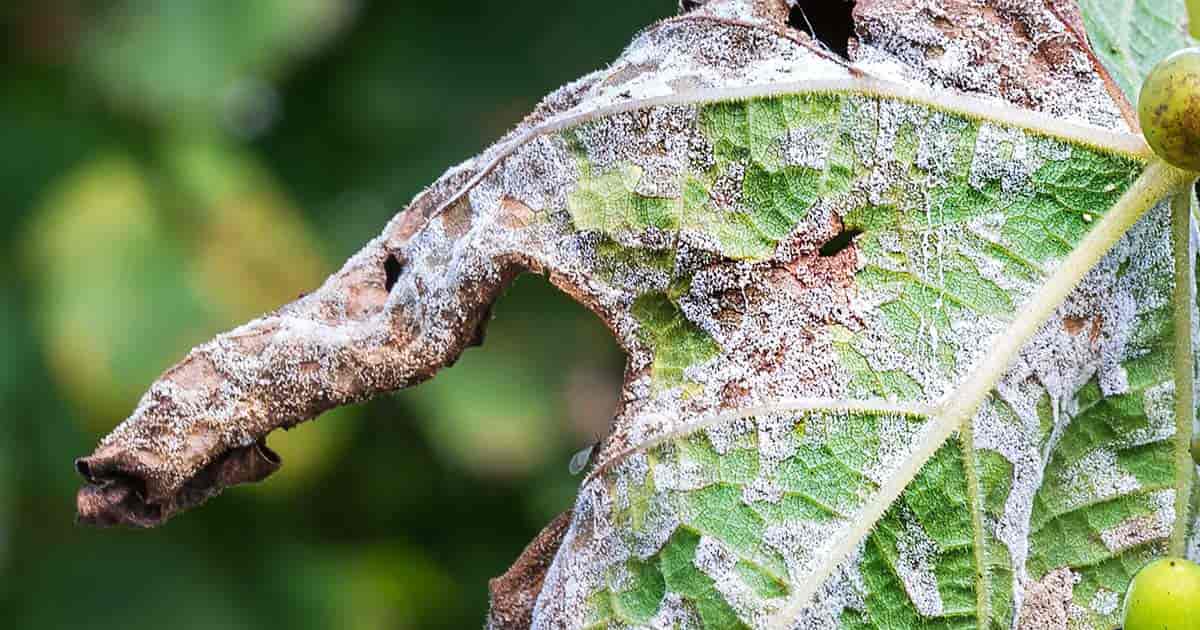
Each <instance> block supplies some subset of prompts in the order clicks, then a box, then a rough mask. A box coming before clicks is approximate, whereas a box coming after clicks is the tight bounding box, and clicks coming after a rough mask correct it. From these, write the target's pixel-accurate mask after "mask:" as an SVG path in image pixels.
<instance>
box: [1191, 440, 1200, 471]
mask: <svg viewBox="0 0 1200 630" xmlns="http://www.w3.org/2000/svg"><path fill="white" fill-rule="evenodd" d="M1192 462H1193V463H1195V464H1196V465H1197V466H1200V438H1194V439H1192Z"/></svg>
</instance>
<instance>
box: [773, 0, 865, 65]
mask: <svg viewBox="0 0 1200 630" xmlns="http://www.w3.org/2000/svg"><path fill="white" fill-rule="evenodd" d="M853 10H854V2H852V1H850V0H799V1H798V2H796V4H795V5H794V6H792V11H791V13H789V14H788V24H789V25H790V26H791V27H792V28H794V29H796V30H800V31H804V32H806V33H808V34H810V35H812V36H813V39H816V40H817V41H819V42H821V43H822V44H825V46H826V47H828V48H829V50H831V51H833V52H835V53H837V54H839V55H841V56H843V57H846V56H848V54H849V46H850V38H851V37H852V36H853V35H854V17H853V16H852V15H851V12H852V11H853Z"/></svg>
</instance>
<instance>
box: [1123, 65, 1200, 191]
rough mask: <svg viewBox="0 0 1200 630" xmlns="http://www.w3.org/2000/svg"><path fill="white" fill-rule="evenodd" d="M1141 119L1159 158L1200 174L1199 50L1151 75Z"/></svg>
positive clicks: (1144, 89)
mask: <svg viewBox="0 0 1200 630" xmlns="http://www.w3.org/2000/svg"><path fill="white" fill-rule="evenodd" d="M1138 116H1139V118H1140V119H1141V122H1142V133H1144V134H1145V135H1146V142H1148V143H1149V144H1150V148H1152V149H1154V152H1155V153H1157V154H1158V156H1159V157H1161V158H1162V159H1163V160H1164V161H1166V162H1167V163H1168V164H1170V165H1172V166H1176V167H1179V168H1182V169H1184V170H1188V171H1200V48H1187V49H1184V50H1181V51H1179V52H1177V53H1175V54H1173V55H1171V56H1170V57H1167V58H1166V59H1164V60H1162V62H1161V63H1159V64H1158V65H1157V66H1155V67H1154V69H1153V70H1151V71H1150V75H1149V76H1147V77H1146V82H1145V83H1143V84H1142V94H1141V97H1140V98H1139V100H1138Z"/></svg>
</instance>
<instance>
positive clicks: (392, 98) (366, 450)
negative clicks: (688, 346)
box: [0, 0, 675, 630]
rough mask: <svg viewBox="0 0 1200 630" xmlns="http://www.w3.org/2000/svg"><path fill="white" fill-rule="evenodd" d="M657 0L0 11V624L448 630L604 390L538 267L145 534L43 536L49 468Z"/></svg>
mask: <svg viewBox="0 0 1200 630" xmlns="http://www.w3.org/2000/svg"><path fill="white" fill-rule="evenodd" d="M674 6H675V2H674V0H654V1H652V2H645V3H640V2H637V3H617V4H613V5H609V6H605V7H604V9H603V10H602V11H600V10H597V7H596V6H595V4H594V3H589V2H583V1H578V2H574V1H564V0H513V1H512V2H505V3H476V4H467V5H465V4H462V3H386V2H370V1H366V0H362V1H355V2H351V1H345V0H264V1H262V2H240V3H239V2H230V1H226V0H219V1H217V2H207V3H196V2H190V1H185V0H156V1H150V0H123V1H117V2H93V1H89V0H39V1H36V2H35V1H32V0H31V1H29V2H10V3H5V4H4V6H2V7H0V26H2V27H3V29H4V34H5V40H4V41H5V43H4V45H3V48H0V54H2V55H3V57H2V61H3V63H0V85H2V86H3V90H4V94H3V98H0V137H3V138H4V139H5V148H6V150H5V151H4V152H3V153H0V178H2V181H3V182H4V184H5V185H4V186H0V217H3V220H4V221H6V222H7V225H9V226H10V229H8V230H4V231H0V239H3V241H2V242H0V245H2V247H0V263H2V264H4V265H5V268H6V269H8V270H9V273H8V274H6V276H4V277H3V278H0V326H2V327H3V328H2V330H4V332H5V334H4V335H3V336H0V416H2V418H3V419H2V420H0V619H4V620H5V626H6V627H10V626H11V627H15V628H38V629H39V630H40V629H43V628H51V629H53V628H74V627H81V626H86V627H88V628H91V629H93V630H104V629H109V628H111V629H117V628H120V629H121V630H141V629H151V628H159V627H161V626H162V625H163V624H164V623H169V624H170V625H171V626H172V628H174V629H177V630H178V629H190V628H197V629H199V628H231V629H239V628H256V629H263V628H290V629H306V628H312V629H317V628H322V629H323V628H330V627H348V628H352V629H362V630H367V629H385V628H461V627H464V626H469V627H478V625H479V624H480V623H481V622H482V619H483V616H484V613H485V610H486V606H487V596H486V593H487V591H486V583H487V580H488V578H490V577H493V576H495V575H497V574H499V573H500V572H502V571H504V570H505V569H506V568H507V567H508V565H509V564H510V563H511V562H512V560H513V559H514V558H515V557H516V555H517V554H518V553H519V552H520V550H521V549H522V548H523V547H524V545H525V544H526V543H527V542H529V540H530V539H531V538H532V537H533V535H534V534H535V533H536V532H537V531H538V530H539V529H540V528H541V527H542V526H543V525H545V524H546V522H548V521H549V520H550V519H551V518H552V517H553V516H554V515H556V514H558V513H559V512H561V511H563V510H564V509H567V508H568V507H569V506H570V505H571V502H572V498H573V496H574V493H575V489H576V484H577V483H578V481H579V479H578V477H571V476H570V475H569V474H568V473H567V461H568V459H569V458H570V456H571V454H572V453H573V452H574V451H575V450H577V449H579V448H580V447H582V446H585V445H586V444H588V443H590V442H592V441H593V440H594V439H596V437H598V436H599V435H600V434H602V433H604V432H605V431H606V430H607V425H608V421H609V420H610V418H611V414H612V411H613V408H614V405H615V402H616V394H617V387H618V383H619V382H620V376H621V369H622V355H621V353H620V351H619V349H618V348H617V347H616V345H615V343H614V342H613V340H612V337H611V335H610V334H609V333H608V331H607V330H605V329H604V327H603V326H602V325H601V323H600V322H599V320H598V319H597V318H596V317H595V316H594V315H593V314H591V313H589V312H588V311H587V310H586V309H584V308H583V307H581V306H579V305H577V304H575V303H574V302H572V301H571V300H570V299H569V298H567V297H565V296H564V295H562V294H561V293H560V292H559V291H557V290H556V289H554V288H553V287H551V286H550V285H549V283H548V282H547V281H546V279H544V278H538V277H533V276H530V277H522V278H520V279H518V281H517V282H516V283H515V285H514V286H513V288H512V289H511V290H510V291H509V293H508V294H507V295H506V296H505V297H504V298H503V299H502V300H501V301H500V303H499V304H498V305H497V307H496V309H495V321H494V322H492V323H491V325H490V327H489V329H488V333H487V340H486V343H485V345H484V347H483V348H478V349H472V350H471V351H469V352H467V353H466V354H465V355H464V356H463V357H462V359H461V360H460V361H459V362H458V363H457V365H456V366H455V367H454V368H453V369H450V370H447V371H445V372H443V373H442V374H440V375H439V376H438V377H437V378H436V379H434V380H433V381H431V382H430V383H429V384H427V385H424V386H422V387H420V388H417V389H415V390H410V391H407V392H404V393H401V394H398V395H396V396H392V397H387V398H384V399H381V400H376V401H373V402H372V403H370V404H367V405H361V406H356V407H352V408H347V409H342V410H337V411H334V412H330V413H328V414H325V415H324V416H322V417H321V418H320V419H318V420H316V421H315V422H312V423H307V424H305V425H301V426H300V427H298V428H297V429H295V430H292V431H288V432H280V433H277V434H275V435H272V436H271V438H270V443H271V446H272V447H273V448H275V449H276V450H278V451H279V452H280V453H281V454H282V456H283V458H284V462H285V465H284V467H283V469H282V470H281V471H280V473H279V474H278V475H276V476H274V477H272V478H271V479H270V480H269V481H268V482H267V483H265V484H262V485H259V486H254V487H251V488H238V489H234V490H232V491H230V492H228V493H226V495H224V496H222V497H221V498H220V499H219V500H217V501H215V502H213V503H212V504H210V505H208V506H205V508H204V509H202V510H198V511H196V512H194V513H190V514H189V515H187V516H186V517H184V518H181V519H179V520H178V521H175V522H172V523H171V524H170V525H169V526H167V527H166V528H164V529H161V530H155V531H150V532H126V531H92V530H84V529H79V528H75V527H73V526H72V521H71V519H72V516H73V505H72V497H73V493H74V489H75V488H76V486H77V484H78V480H77V478H76V477H75V476H74V474H73V471H72V470H71V467H70V462H71V460H72V458H74V457H75V456H78V455H80V454H83V453H84V452H87V451H89V450H90V449H91V448H92V447H93V446H94V444H95V441H96V439H97V438H99V437H100V436H101V435H102V434H104V433H105V432H107V431H108V430H110V429H111V428H112V427H113V426H114V425H115V424H116V423H117V422H119V421H120V420H121V419H123V418H124V417H125V416H126V415H127V414H128V413H129V411H130V410H131V409H132V408H133V406H134V405H135V404H136V402H137V398H138V397H139V396H140V395H141V394H142V392H143V391H144V389H145V387H146V385H147V384H148V383H149V382H150V381H151V380H153V379H154V378H155V377H156V376H157V375H158V374H160V373H161V372H162V371H163V370H164V369H166V368H167V367H169V366H170V365H171V364H172V363H174V362H175V361H177V360H179V359H180V358H182V357H183V355H184V354H185V353H186V352H187V350H188V349H189V348H190V347H191V346H193V345H194V344H196V343H198V342H202V341H204V340H206V339H208V338H209V337H210V336H211V335H212V334H214V333H216V332H218V331H221V330H225V329H228V328H230V327H232V326H235V325H237V324H240V323H241V322H243V321H245V320H246V319H249V318H251V317H254V316H257V315H260V314H262V313H263V312H267V311H270V310H273V309H275V308H277V307H278V306H280V305H281V304H283V303H285V302H288V301H290V300H292V299H294V298H295V297H296V296H297V295H298V294H299V293H301V292H304V291H309V290H311V289H312V288H314V287H315V286H317V284H318V283H319V282H321V281H322V280H323V279H324V278H325V276H326V275H327V274H328V273H330V272H332V271H333V270H335V269H336V268H337V267H338V266H339V265H340V264H341V261H342V260H343V259H344V258H345V257H346V256H348V255H350V254H352V253H353V252H354V251H356V250H357V249H358V248H359V247H360V246H361V245H362V244H363V243H364V242H365V241H367V240H368V239H370V238H371V237H373V236H374V235H376V234H377V233H378V232H379V230H380V229H381V228H382V227H383V225H384V223H385V222H386V221H387V220H388V219H389V218H391V216H392V215H393V214H394V213H395V212H396V210H397V209H399V208H401V207H403V206H404V205H405V204H406V203H407V202H408V200H409V199H411V198H412V197H413V196H414V195H415V194H416V193H417V192H419V191H420V190H421V188H422V187H423V186H425V185H427V184H429V183H430V182H432V181H433V180H434V179H435V178H436V177H437V176H438V175H440V174H441V172H442V171H443V170H445V168H446V167H448V166H450V165H452V164H454V163H457V162H459V161H461V160H462V159H464V158H466V157H468V156H470V155H473V154H475V153H477V152H478V151H479V150H481V149H482V148H483V147H484V146H486V145H487V144H488V143H490V142H491V141H493V140H495V139H496V138H497V137H499V136H500V135H502V134H503V133H504V132H505V131H507V130H508V129H509V128H510V127H511V126H512V125H514V124H515V123H516V122H517V121H518V120H520V118H521V117H522V116H523V115H524V114H525V113H527V112H528V111H530V110H531V109H532V108H533V106H534V105H535V104H536V102H537V101H538V100H539V99H540V98H541V96H543V95H544V94H546V93H547V92H549V91H551V90H553V89H554V88H556V87H558V86H559V85H561V84H563V83H565V82H567V81H570V80H573V79H575V78H577V77H578V76H580V75H582V74H584V73H585V72H588V71H590V70H593V69H595V68H596V67H599V66H601V65H603V64H604V63H605V62H607V61H608V60H610V59H612V58H613V57H615V56H616V54H617V53H618V52H619V50H620V49H621V48H622V47H623V46H624V45H625V44H626V43H627V42H628V40H629V38H630V36H631V35H632V34H633V33H634V32H635V31H636V30H637V29H638V28H641V27H642V26H644V25H646V24H649V23H650V22H652V21H653V20H654V19H656V18H659V17H663V16H665V15H667V14H668V13H670V12H672V11H673V9H674ZM481 515H486V517H487V518H480V516H481ZM6 540H7V543H8V544H7V545H6V544H5V541H6ZM64 602H69V603H70V605H64Z"/></svg>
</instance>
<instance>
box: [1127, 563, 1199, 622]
mask: <svg viewBox="0 0 1200 630" xmlns="http://www.w3.org/2000/svg"><path fill="white" fill-rule="evenodd" d="M1123 628H1124V630H1200V565H1198V564H1196V563H1195V562H1192V561H1190V560H1184V559H1183V558H1161V559H1159V560H1155V561H1154V562H1151V563H1150V564H1147V565H1146V566H1144V567H1142V568H1141V570H1140V571H1138V572H1137V575H1135V576H1133V581H1132V582H1130V583H1129V590H1127V591H1126V592H1125V624H1124V626H1123Z"/></svg>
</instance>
